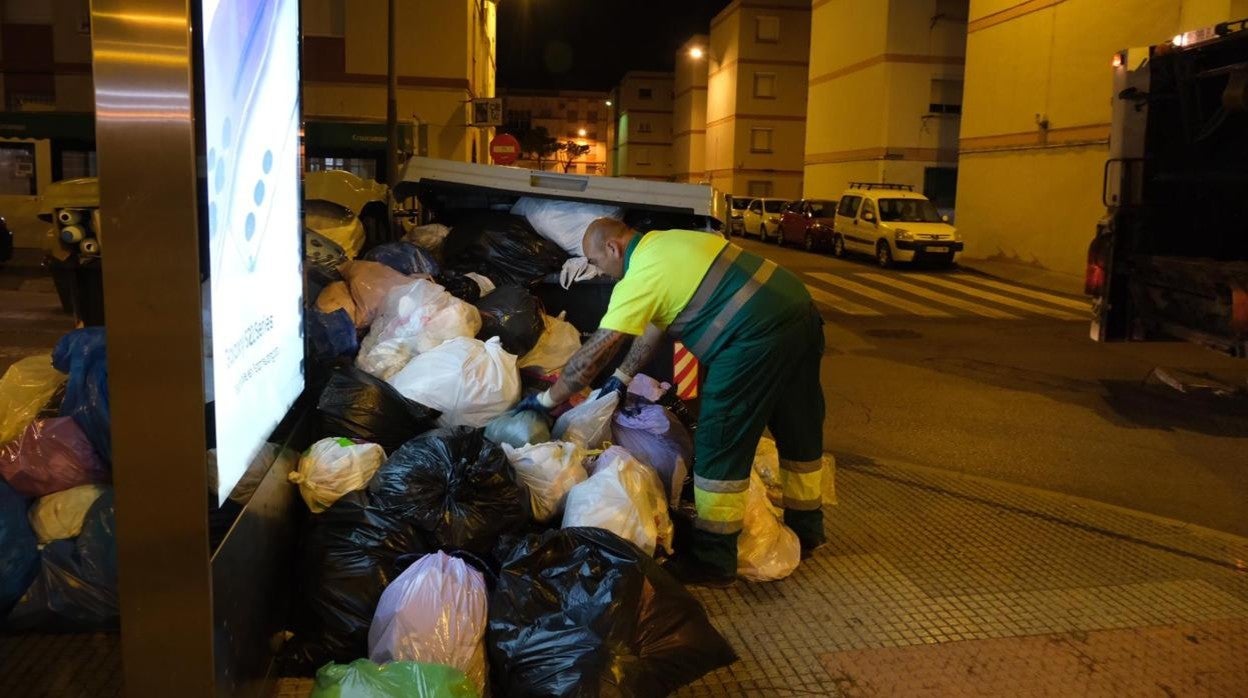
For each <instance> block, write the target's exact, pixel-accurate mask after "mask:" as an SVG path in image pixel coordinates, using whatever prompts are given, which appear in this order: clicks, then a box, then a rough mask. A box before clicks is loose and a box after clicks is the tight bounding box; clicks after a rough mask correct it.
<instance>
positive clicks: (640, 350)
mask: <svg viewBox="0 0 1248 698" xmlns="http://www.w3.org/2000/svg"><path fill="white" fill-rule="evenodd" d="M662 339H663V330H660V329H659V328H658V327H655V326H654V325H650V326H648V327H646V331H645V333H643V334H642V335H641V336H640V337H638V338H637V339H635V340H633V346H632V348H630V349H629V350H628V355H626V356H625V357H624V361H622V362H621V363H620V370H621V371H623V372H624V373H627V374H628V375H630V376H635V375H637V372H638V371H640V370H641V367H642V366H645V365H646V364H648V363H650V358H651V357H653V356H654V351H655V349H657V348H658V346H659V341H660V340H662Z"/></svg>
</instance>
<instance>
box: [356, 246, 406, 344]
mask: <svg viewBox="0 0 1248 698" xmlns="http://www.w3.org/2000/svg"><path fill="white" fill-rule="evenodd" d="M338 270H339V271H340V272H342V278H343V279H345V280H346V282H347V286H348V287H349V288H350V289H351V297H352V298H353V299H355V326H356V327H368V326H369V325H371V324H373V319H374V318H376V317H377V313H378V311H380V310H381V306H382V303H384V302H385V300H386V296H387V295H389V293H390V291H391V290H393V289H394V288H395V287H397V286H406V285H407V284H410V283H411V282H412V279H410V278H408V277H406V276H404V275H402V274H400V273H399V272H397V271H395V270H393V269H391V268H390V267H388V266H386V265H384V264H382V263H380V262H369V261H366V260H356V261H354V262H347V263H346V264H343V265H342V266H340V267H338Z"/></svg>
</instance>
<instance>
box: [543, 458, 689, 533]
mask: <svg viewBox="0 0 1248 698" xmlns="http://www.w3.org/2000/svg"><path fill="white" fill-rule="evenodd" d="M572 526H593V527H595V528H604V529H606V530H608V531H611V532H612V533H614V534H616V535H618V536H620V537H621V538H624V539H627V540H630V541H632V542H633V543H636V544H637V547H639V548H641V549H642V550H644V551H646V554H648V555H653V554H654V551H655V549H656V548H663V549H664V550H666V551H667V552H669V553H671V552H673V550H672V535H673V528H672V518H671V516H670V514H669V513H668V510H667V497H666V496H664V493H663V482H662V481H661V480H659V475H658V473H656V472H654V471H653V470H651V469H650V468H649V467H647V466H645V465H642V464H641V462H639V461H638V460H637V459H636V458H633V457H632V456H631V455H629V453H628V451H625V450H624V449H623V448H620V447H619V446H612V447H611V448H608V449H607V450H606V451H603V453H602V455H600V456H598V460H597V461H596V462H595V463H594V464H593V467H592V474H591V475H590V478H589V479H588V480H586V481H585V482H582V483H580V484H579V485H576V486H575V487H573V488H572V489H571V490H570V491H569V492H568V497H567V501H566V502H565V503H564V511H563V527H564V528H570V527H572Z"/></svg>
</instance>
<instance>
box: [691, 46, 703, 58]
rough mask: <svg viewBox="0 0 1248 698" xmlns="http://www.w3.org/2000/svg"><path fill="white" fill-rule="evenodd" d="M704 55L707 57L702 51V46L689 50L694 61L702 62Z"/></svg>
mask: <svg viewBox="0 0 1248 698" xmlns="http://www.w3.org/2000/svg"><path fill="white" fill-rule="evenodd" d="M704 55H706V53H705V52H704V51H703V50H702V48H701V47H700V46H694V47H693V48H691V49H689V57H690V58H692V59H694V60H695V61H696V60H700V59H701V58H702V56H704Z"/></svg>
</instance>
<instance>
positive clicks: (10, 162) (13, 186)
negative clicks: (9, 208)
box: [0, 143, 36, 196]
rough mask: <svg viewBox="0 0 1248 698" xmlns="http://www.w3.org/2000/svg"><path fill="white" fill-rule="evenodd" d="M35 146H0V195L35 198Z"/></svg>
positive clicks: (13, 144)
mask: <svg viewBox="0 0 1248 698" xmlns="http://www.w3.org/2000/svg"><path fill="white" fill-rule="evenodd" d="M35 182H36V180H35V144H34V143H3V144H0V194H15V195H18V196H34V195H35V192H36V183H35Z"/></svg>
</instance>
